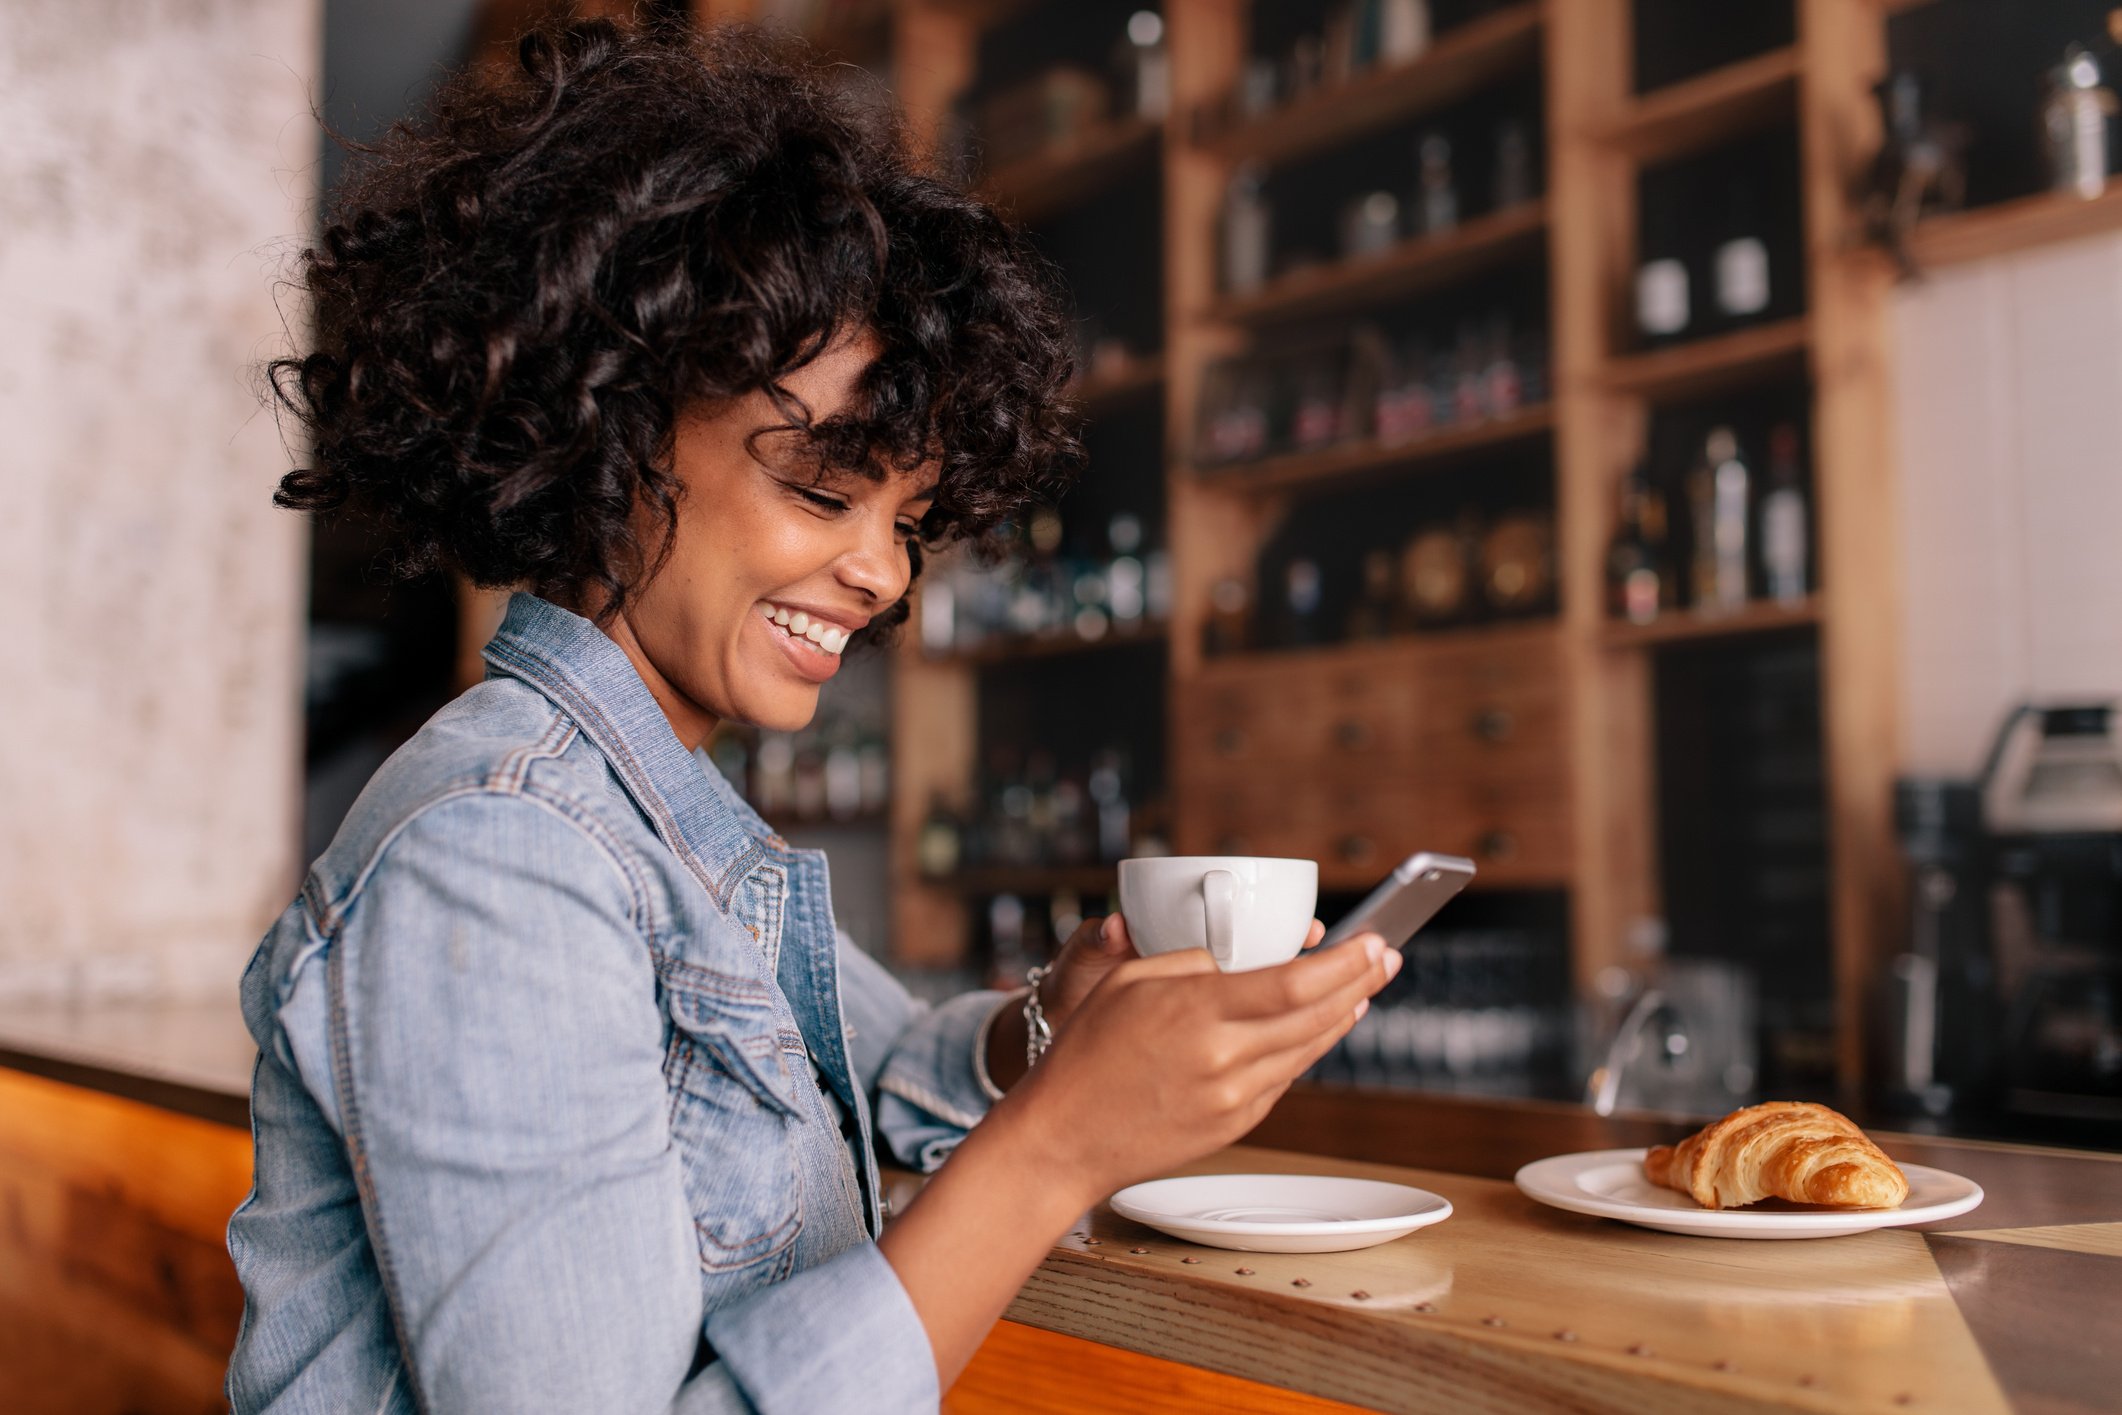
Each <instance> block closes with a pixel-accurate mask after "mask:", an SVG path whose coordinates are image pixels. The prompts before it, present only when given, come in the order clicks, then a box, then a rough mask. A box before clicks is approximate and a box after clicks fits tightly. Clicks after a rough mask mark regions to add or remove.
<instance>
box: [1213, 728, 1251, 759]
mask: <svg viewBox="0 0 2122 1415" xmlns="http://www.w3.org/2000/svg"><path fill="white" fill-rule="evenodd" d="M1213 741H1214V746H1215V748H1216V751H1217V752H1219V753H1220V754H1222V755H1223V756H1226V757H1234V756H1236V755H1238V753H1240V752H1242V751H1244V750H1245V734H1244V733H1243V732H1240V731H1239V730H1238V729H1237V728H1235V727H1226V728H1224V729H1223V730H1222V731H1220V732H1218V733H1217V734H1216V735H1215V738H1214V739H1213Z"/></svg>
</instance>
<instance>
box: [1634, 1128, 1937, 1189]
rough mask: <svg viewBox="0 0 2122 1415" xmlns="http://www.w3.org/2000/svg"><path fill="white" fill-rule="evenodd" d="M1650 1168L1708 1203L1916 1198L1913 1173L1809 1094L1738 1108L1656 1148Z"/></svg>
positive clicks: (1655, 1177) (1653, 1177) (1654, 1177)
mask: <svg viewBox="0 0 2122 1415" xmlns="http://www.w3.org/2000/svg"><path fill="white" fill-rule="evenodd" d="M1643 1173H1644V1174H1645V1176H1647V1177H1648V1178H1649V1180H1650V1182H1651V1183H1653V1184H1660V1185H1663V1186H1664V1187H1666V1188H1668V1189H1677V1190H1679V1191H1680V1192H1681V1193H1683V1194H1687V1195H1691V1196H1692V1197H1693V1198H1694V1201H1695V1202H1696V1203H1698V1204H1700V1205H1701V1206H1702V1207H1703V1208H1705V1209H1736V1208H1739V1207H1741V1206H1742V1205H1745V1204H1751V1203H1753V1202H1754V1201H1756V1200H1758V1199H1767V1198H1777V1199H1788V1200H1790V1201H1792V1202H1793V1203H1799V1204H1827V1205H1830V1206H1832V1207H1834V1208H1841V1209H1893V1208H1899V1207H1900V1206H1901V1201H1902V1200H1904V1199H1906V1198H1907V1197H1908V1176H1907V1175H1904V1174H1903V1173H1901V1171H1900V1169H1899V1167H1897V1166H1896V1165H1895V1164H1894V1162H1893V1161H1892V1160H1890V1159H1888V1158H1887V1157H1886V1155H1885V1153H1884V1152H1883V1151H1881V1150H1880V1148H1879V1147H1878V1146H1877V1145H1874V1144H1873V1143H1872V1142H1871V1141H1870V1140H1869V1139H1868V1138H1866V1136H1865V1134H1864V1132H1863V1131H1862V1130H1859V1129H1858V1128H1857V1127H1856V1125H1855V1123H1853V1122H1852V1121H1851V1120H1850V1119H1849V1118H1848V1117H1846V1116H1843V1115H1840V1114H1837V1113H1836V1112H1835V1111H1832V1110H1829V1109H1828V1108H1827V1107H1826V1106H1824V1105H1813V1104H1812V1103H1811V1102H1809V1101H1769V1102H1767V1103H1766V1104H1763V1105H1750V1106H1747V1107H1746V1108H1745V1109H1743V1110H1735V1111H1733V1112H1732V1113H1731V1114H1730V1115H1727V1116H1725V1117H1724V1118H1723V1119H1722V1120H1719V1121H1717V1122H1715V1123H1714V1124H1711V1125H1707V1126H1704V1127H1703V1128H1702V1129H1700V1130H1697V1131H1696V1132H1695V1133H1694V1134H1692V1135H1690V1136H1688V1137H1687V1138H1686V1139H1685V1140H1682V1141H1681V1142H1680V1143H1679V1144H1677V1145H1658V1146H1656V1147H1654V1148H1653V1149H1652V1150H1651V1151H1650V1153H1649V1154H1647V1155H1645V1156H1644V1157H1643Z"/></svg>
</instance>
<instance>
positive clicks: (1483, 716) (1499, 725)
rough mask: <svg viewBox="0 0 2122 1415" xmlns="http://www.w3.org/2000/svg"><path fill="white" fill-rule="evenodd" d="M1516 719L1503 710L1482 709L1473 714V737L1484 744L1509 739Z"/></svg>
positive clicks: (1515, 724)
mask: <svg viewBox="0 0 2122 1415" xmlns="http://www.w3.org/2000/svg"><path fill="white" fill-rule="evenodd" d="M1516 726H1517V719H1515V718H1513V717H1512V716H1511V715H1510V713H1509V712H1508V711H1507V710H1505V709H1503V708H1483V709H1481V711H1479V712H1477V713H1475V714H1474V722H1473V729H1474V735H1475V736H1476V737H1479V738H1480V739H1481V740H1482V741H1484V742H1501V741H1504V740H1506V739H1508V738H1509V736H1510V734H1511V729H1512V728H1514V727H1516Z"/></svg>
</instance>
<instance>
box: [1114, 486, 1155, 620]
mask: <svg viewBox="0 0 2122 1415" xmlns="http://www.w3.org/2000/svg"><path fill="white" fill-rule="evenodd" d="M1105 540H1106V544H1107V545H1108V546H1110V547H1111V548H1112V553H1113V558H1112V563H1110V564H1109V565H1107V566H1106V567H1105V582H1106V583H1105V591H1106V599H1107V606H1108V608H1110V609H1111V611H1112V616H1113V623H1114V624H1115V625H1117V626H1118V627H1119V628H1120V629H1122V630H1123V631H1124V630H1129V629H1133V628H1134V627H1136V625H1138V624H1140V623H1141V621H1142V614H1143V611H1144V609H1146V608H1147V603H1146V590H1147V586H1146V585H1145V584H1144V583H1143V571H1142V561H1141V559H1140V558H1139V556H1138V555H1137V554H1136V552H1137V551H1139V550H1140V549H1141V548H1142V522H1141V520H1140V519H1139V518H1138V517H1136V516H1135V515H1133V514H1132V513H1130V512H1126V511H1122V512H1121V513H1120V514H1119V515H1117V516H1115V517H1113V518H1112V520H1111V521H1109V522H1108V523H1107V524H1106V529H1105Z"/></svg>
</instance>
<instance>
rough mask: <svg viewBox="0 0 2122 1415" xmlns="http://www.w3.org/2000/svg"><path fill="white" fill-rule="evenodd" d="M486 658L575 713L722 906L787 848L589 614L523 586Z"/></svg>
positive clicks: (571, 714) (650, 817)
mask: <svg viewBox="0 0 2122 1415" xmlns="http://www.w3.org/2000/svg"><path fill="white" fill-rule="evenodd" d="M485 657H486V661H487V663H488V664H489V665H490V666H491V669H492V671H493V672H495V673H500V674H504V675H507V676H508V677H512V678H518V679H521V680H522V681H523V682H525V683H528V684H529V685H530V686H531V687H533V688H535V689H537V690H538V691H539V692H541V693H543V694H544V695H545V696H546V697H548V698H550V699H552V701H553V702H554V703H555V704H557V705H558V706H559V708H560V709H561V711H563V712H565V713H566V714H567V715H568V716H569V717H571V718H573V719H574V721H575V723H576V724H577V725H578V726H579V727H580V728H581V729H582V732H583V735H584V736H586V737H588V738H589V739H590V740H591V741H592V742H594V743H595V744H596V745H597V748H598V750H600V751H602V752H603V753H604V756H605V759H606V760H607V761H609V762H610V763H611V767H612V770H613V771H614V772H616V773H617V774H618V777H619V779H620V781H621V782H622V783H624V784H625V786H626V790H627V794H628V795H630V796H632V797H633V798H634V802H635V804H636V805H638V806H639V807H640V808H641V811H642V813H643V814H644V815H646V816H647V817H648V820H649V823H650V825H652V826H653V827H654V828H655V831H656V834H657V835H658V836H659V837H660V838H661V839H662V841H663V843H664V844H665V845H667V846H669V847H670V849H671V851H672V853H673V854H675V855H677V857H678V858H679V859H681V860H683V861H684V862H685V864H686V867H687V868H688V869H690V870H691V871H692V872H693V874H694V875H695V876H696V877H697V878H698V879H699V880H700V882H701V884H703V885H704V886H706V888H707V891H708V893H709V894H711V895H713V896H714V898H715V902H716V903H717V904H718V905H721V906H722V907H724V908H727V907H728V906H729V901H730V894H731V891H733V890H734V889H735V887H736V885H737V882H738V881H740V880H742V879H743V878H744V876H745V875H746V874H748V873H749V872H750V871H751V869H752V867H753V866H754V865H755V864H757V863H758V861H759V858H760V856H761V855H763V854H772V855H776V856H786V855H787V854H788V853H790V852H789V851H788V849H787V846H786V845H785V844H783V842H782V841H781V839H780V838H779V837H778V836H776V835H775V834H774V833H773V831H772V830H771V829H770V828H769V827H768V826H767V825H766V823H765V822H764V821H762V820H760V818H759V815H758V813H757V812H756V811H754V810H753V809H752V808H751V806H750V804H749V803H747V802H746V801H745V800H744V798H743V797H742V796H740V795H738V794H737V790H736V788H735V787H733V786H732V785H730V783H729V781H728V779H727V778H726V777H724V776H723V775H722V773H721V772H719V771H717V770H715V769H714V768H713V767H712V766H711V765H709V764H707V763H706V762H704V761H703V760H702V759H701V758H700V757H699V756H696V755H695V754H694V753H692V752H689V751H687V750H686V748H685V744H684V743H682V742H680V741H679V740H678V735H677V733H675V732H673V731H672V730H671V725H670V719H668V718H666V717H665V716H664V715H663V709H662V708H661V707H659V706H658V705H657V703H656V700H655V697H654V696H653V695H652V694H650V692H649V691H648V685H647V684H646V683H644V682H642V681H641V675H640V673H639V672H638V671H637V670H636V669H635V668H634V665H633V660H631V659H629V658H628V657H627V656H626V651H625V650H624V649H622V648H620V647H619V646H618V645H617V644H616V643H614V642H612V640H611V638H610V637H609V636H608V635H607V634H605V632H604V631H603V630H602V629H599V628H598V627H597V626H596V625H595V624H593V623H591V622H590V621H589V620H587V619H585V618H583V617H582V616H581V615H579V614H574V613H571V612H570V611H568V610H565V609H562V608H560V606H558V605H556V604H553V603H550V602H549V601H546V600H542V599H539V598H538V597H537V596H536V595H530V594H522V593H518V594H516V595H513V596H511V597H510V599H509V602H508V614H507V617H505V618H504V619H503V620H502V621H501V627H500V629H498V630H497V631H496V632H495V634H494V637H493V639H492V640H491V641H490V642H489V643H488V644H487V646H486V652H485Z"/></svg>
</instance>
